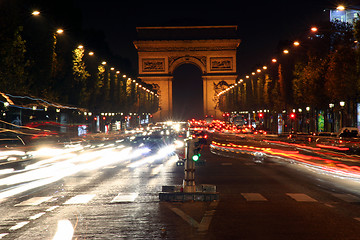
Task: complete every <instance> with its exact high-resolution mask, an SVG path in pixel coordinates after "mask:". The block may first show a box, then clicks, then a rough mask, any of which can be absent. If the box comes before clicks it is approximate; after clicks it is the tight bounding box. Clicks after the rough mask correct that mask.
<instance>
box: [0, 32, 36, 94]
mask: <svg viewBox="0 0 360 240" xmlns="http://www.w3.org/2000/svg"><path fill="white" fill-rule="evenodd" d="M22 29H23V28H22V27H18V28H17V30H16V31H15V32H14V34H13V37H12V38H11V39H9V41H7V42H5V43H4V44H3V45H2V47H1V49H0V64H1V68H0V89H1V91H4V92H7V93H19V94H25V93H26V92H27V91H28V90H27V89H28V87H27V86H28V72H27V67H29V65H30V63H29V61H28V60H26V58H25V53H26V48H25V43H26V42H25V40H23V39H22V37H21V31H22Z"/></svg>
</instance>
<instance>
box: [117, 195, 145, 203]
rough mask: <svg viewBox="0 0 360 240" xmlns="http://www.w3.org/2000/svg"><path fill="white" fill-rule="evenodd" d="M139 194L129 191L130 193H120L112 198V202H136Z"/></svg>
mask: <svg viewBox="0 0 360 240" xmlns="http://www.w3.org/2000/svg"><path fill="white" fill-rule="evenodd" d="M138 195H139V194H138V193H128V194H122V193H119V194H118V195H117V196H116V197H114V199H113V200H111V203H125V202H134V201H135V199H136V198H137V196H138Z"/></svg>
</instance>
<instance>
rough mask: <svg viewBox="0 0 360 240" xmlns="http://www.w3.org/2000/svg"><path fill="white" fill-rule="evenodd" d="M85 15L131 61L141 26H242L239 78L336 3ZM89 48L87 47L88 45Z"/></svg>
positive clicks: (177, 5)
mask: <svg viewBox="0 0 360 240" xmlns="http://www.w3.org/2000/svg"><path fill="white" fill-rule="evenodd" d="M74 1H75V3H76V4H77V6H78V7H80V8H81V9H82V18H83V27H84V28H89V29H99V30H103V31H104V32H105V35H106V41H107V42H108V44H109V46H110V49H111V50H112V51H113V52H114V53H115V54H118V55H120V56H122V57H125V58H128V59H130V60H131V62H132V65H133V68H134V69H135V70H137V53H136V49H135V48H134V46H133V44H132V41H133V40H134V39H136V27H137V26H186V25H199V26H201V25H237V26H238V30H239V37H240V39H241V40H242V43H241V44H240V46H239V49H238V66H239V67H238V71H239V74H240V76H242V75H244V74H248V73H249V72H251V71H254V69H255V68H256V67H257V66H262V65H264V64H267V63H269V61H270V59H271V58H272V56H274V54H275V53H276V49H277V46H278V43H279V41H281V40H295V39H296V38H297V37H299V36H301V35H304V34H305V32H306V31H308V29H309V28H310V26H311V25H314V24H316V23H317V22H319V21H321V20H328V19H329V9H334V8H336V6H337V5H339V4H340V3H343V4H347V5H351V4H352V3H351V2H347V3H346V2H345V3H344V2H339V1H334V0H317V1H314V0H312V1H311V0H303V1H289V0H281V1H259V0H258V1H254V0H253V1H241V0H238V1H166V2H163V1H126V2H125V1H118V0H117V1H115V0H114V1H112V0H101V1H94V0H74ZM85 44H86V43H85Z"/></svg>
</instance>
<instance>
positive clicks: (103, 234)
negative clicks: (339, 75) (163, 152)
mask: <svg viewBox="0 0 360 240" xmlns="http://www.w3.org/2000/svg"><path fill="white" fill-rule="evenodd" d="M94 151H95V150H94ZM112 157H116V155H112ZM202 158H204V159H206V165H205V166H201V167H198V168H197V169H196V182H197V184H214V185H216V186H217V190H218V192H219V193H220V201H218V202H185V203H170V202H159V200H158V193H159V192H160V191H161V186H163V185H179V184H181V182H182V178H183V168H182V167H178V166H176V165H175V161H176V158H173V157H172V158H167V159H166V160H165V161H164V163H163V164H149V163H143V164H135V165H134V164H133V163H134V162H136V161H134V160H126V161H119V162H116V161H115V162H111V163H110V164H104V165H100V166H101V167H97V168H96V169H92V168H84V169H81V171H77V172H74V173H73V174H69V175H64V177H62V178H61V179H60V180H57V181H54V182H53V183H49V184H47V185H45V186H42V187H38V188H34V189H31V190H29V191H26V192H23V193H20V194H17V195H14V196H12V197H8V198H4V199H2V200H1V205H0V212H1V215H0V238H1V239H27V240H28V239H53V238H54V236H57V237H58V238H55V239H67V238H66V236H65V235H66V234H69V235H70V236H71V234H72V232H73V237H72V239H327V240H328V239H359V238H360V237H359V236H360V196H358V195H357V194H356V193H354V191H350V189H349V188H350V187H352V188H354V189H356V188H357V189H360V188H359V185H360V184H358V183H353V182H351V181H350V180H349V181H348V180H344V179H336V178H331V177H329V176H323V174H320V173H316V172H313V171H311V170H309V169H306V168H303V167H301V166H297V165H294V164H291V163H289V162H286V161H284V162H283V161H281V159H265V160H264V161H263V162H255V161H254V159H253V157H251V156H249V155H245V154H240V153H232V152H226V151H215V152H214V153H211V152H210V150H209V148H205V149H204V152H203V154H202ZM103 161H104V160H103ZM5 176H8V175H2V177H1V178H0V183H1V180H3V179H4V178H5ZM21 184H24V185H25V184H26V182H25V183H21ZM0 193H1V192H0ZM58 229H60V230H59V232H60V233H61V234H63V235H62V236H59V235H57V234H59V233H57V230H58ZM70 239H71V238H70Z"/></svg>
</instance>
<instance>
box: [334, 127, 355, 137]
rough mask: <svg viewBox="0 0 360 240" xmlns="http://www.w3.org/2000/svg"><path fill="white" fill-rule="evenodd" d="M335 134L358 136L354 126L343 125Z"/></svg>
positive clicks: (339, 135)
mask: <svg viewBox="0 0 360 240" xmlns="http://www.w3.org/2000/svg"><path fill="white" fill-rule="evenodd" d="M337 136H338V137H341V138H358V137H360V134H359V129H358V128H356V127H343V128H342V129H340V131H339V133H338V135H337Z"/></svg>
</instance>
